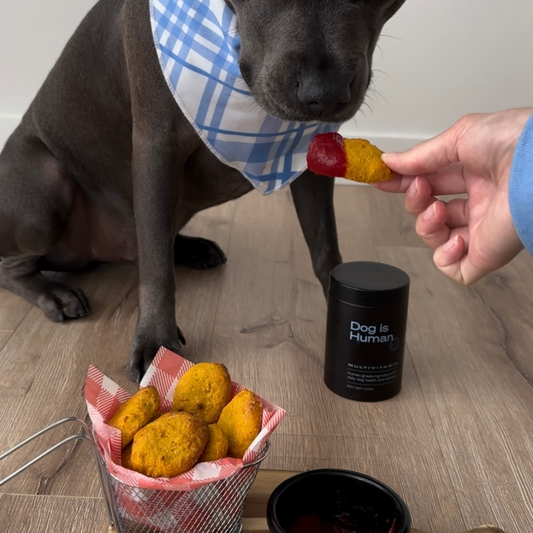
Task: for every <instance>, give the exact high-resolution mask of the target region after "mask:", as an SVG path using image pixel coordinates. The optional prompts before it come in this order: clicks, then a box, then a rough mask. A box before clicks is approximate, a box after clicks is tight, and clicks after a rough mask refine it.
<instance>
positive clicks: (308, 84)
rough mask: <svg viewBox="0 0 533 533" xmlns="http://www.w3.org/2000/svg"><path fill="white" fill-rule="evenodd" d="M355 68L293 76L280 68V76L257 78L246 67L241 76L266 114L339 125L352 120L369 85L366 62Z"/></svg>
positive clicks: (302, 72)
mask: <svg viewBox="0 0 533 533" xmlns="http://www.w3.org/2000/svg"><path fill="white" fill-rule="evenodd" d="M354 63H355V62H354ZM357 66H358V67H360V68H357V69H356V68H353V67H352V68H346V70H344V71H343V70H342V69H333V68H331V69H329V71H328V69H326V68H325V69H324V71H323V72H320V71H319V70H318V69H314V70H311V69H309V70H307V71H306V70H305V69H304V68H297V69H295V70H294V72H293V73H292V74H286V72H287V70H288V69H283V70H284V71H285V72H284V73H282V74H281V75H278V76H276V75H273V74H272V73H271V72H268V73H266V74H263V73H261V75H259V76H257V78H256V79H254V77H253V76H252V75H250V74H251V73H250V71H247V69H246V68H243V69H242V73H243V77H244V79H245V81H246V82H247V84H248V86H249V87H250V90H251V92H252V94H253V95H254V98H255V100H256V102H257V103H258V104H259V105H260V106H261V107H262V108H263V109H264V110H265V111H266V112H267V113H268V114H270V115H272V116H274V117H276V118H279V119H281V120H287V121H295V122H325V123H337V124H338V123H343V122H346V121H347V120H350V119H351V118H353V117H354V115H355V114H356V113H357V111H358V110H359V108H360V107H361V105H362V104H363V101H364V98H365V94H366V91H367V90H368V87H369V85H370V79H371V72H370V68H369V67H368V63H366V61H358V62H357ZM271 70H273V69H271Z"/></svg>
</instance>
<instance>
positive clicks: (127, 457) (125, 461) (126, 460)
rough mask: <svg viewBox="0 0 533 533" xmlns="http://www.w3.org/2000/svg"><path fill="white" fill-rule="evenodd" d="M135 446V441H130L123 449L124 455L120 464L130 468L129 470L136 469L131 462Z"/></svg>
mask: <svg viewBox="0 0 533 533" xmlns="http://www.w3.org/2000/svg"><path fill="white" fill-rule="evenodd" d="M132 447H133V443H132V442H130V443H129V444H128V445H127V446H126V447H125V448H124V449H123V450H122V457H121V461H120V464H121V466H123V467H124V468H128V469H129V470H135V469H134V468H133V466H132V464H131V449H132Z"/></svg>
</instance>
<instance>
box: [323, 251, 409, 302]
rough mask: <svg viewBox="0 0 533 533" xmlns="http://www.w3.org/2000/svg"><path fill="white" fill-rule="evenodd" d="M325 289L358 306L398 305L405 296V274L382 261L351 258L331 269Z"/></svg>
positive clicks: (406, 282) (407, 282)
mask: <svg viewBox="0 0 533 533" xmlns="http://www.w3.org/2000/svg"><path fill="white" fill-rule="evenodd" d="M329 292H330V294H331V296H333V297H334V298H336V299H338V300H341V301H343V302H346V303H349V304H352V305H359V306H362V307H386V306H390V305H398V304H401V303H404V302H406V301H407V300H408V299H409V276H408V275H407V274H406V273H405V272H404V271H403V270H400V269H399V268H396V267H394V266H392V265H387V264H385V263H375V262H372V261H353V262H350V263H343V264H341V265H338V266H336V267H335V268H334V269H333V270H332V271H331V274H330V279H329Z"/></svg>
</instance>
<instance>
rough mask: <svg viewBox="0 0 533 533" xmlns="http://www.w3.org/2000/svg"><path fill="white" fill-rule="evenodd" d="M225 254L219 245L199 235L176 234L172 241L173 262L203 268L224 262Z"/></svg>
mask: <svg viewBox="0 0 533 533" xmlns="http://www.w3.org/2000/svg"><path fill="white" fill-rule="evenodd" d="M226 261H227V259H226V254H225V253H224V252H223V251H222V249H221V248H220V246H219V245H218V244H217V243H216V242H213V241H210V240H208V239H202V238H201V237H188V236H186V235H178V236H177V237H176V240H175V241H174V263H176V264H179V265H185V266H187V267H189V268H195V269H199V270H205V269H208V268H214V267H217V266H220V265H223V264H225V263H226Z"/></svg>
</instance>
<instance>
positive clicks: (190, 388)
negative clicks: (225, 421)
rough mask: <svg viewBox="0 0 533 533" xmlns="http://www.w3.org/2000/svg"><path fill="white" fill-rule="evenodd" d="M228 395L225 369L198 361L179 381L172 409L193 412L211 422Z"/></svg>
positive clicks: (216, 417) (229, 392) (228, 378)
mask: <svg viewBox="0 0 533 533" xmlns="http://www.w3.org/2000/svg"><path fill="white" fill-rule="evenodd" d="M230 397H231V378H230V375H229V372H228V369H227V368H226V367H225V366H224V365H223V364H221V363H198V364H197V365H194V366H193V367H192V368H190V369H189V370H187V372H185V374H183V376H182V378H181V379H180V380H179V382H178V385H177V386H176V390H175V391H174V402H173V405H172V409H174V410H175V411H185V412H186V413H190V414H192V415H196V416H198V417H200V418H201V419H202V420H204V421H205V422H207V424H212V423H214V422H216V421H217V420H218V417H219V416H220V413H221V411H222V409H223V408H224V407H225V406H226V405H227V403H228V402H229V400H230Z"/></svg>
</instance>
